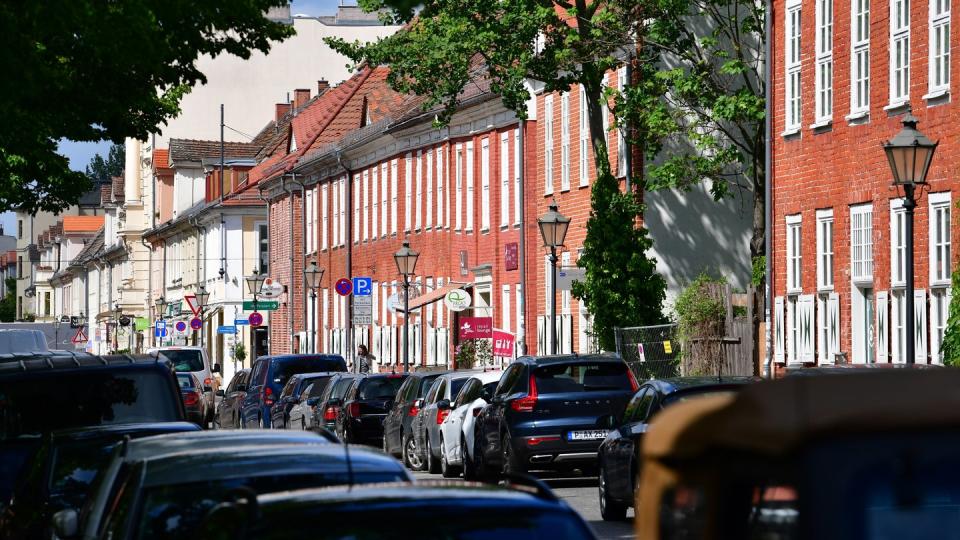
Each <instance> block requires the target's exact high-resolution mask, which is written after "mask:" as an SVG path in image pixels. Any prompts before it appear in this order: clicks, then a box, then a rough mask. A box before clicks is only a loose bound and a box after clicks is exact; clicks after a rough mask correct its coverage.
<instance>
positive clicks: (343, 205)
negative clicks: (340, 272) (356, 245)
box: [340, 175, 349, 247]
mask: <svg viewBox="0 0 960 540" xmlns="http://www.w3.org/2000/svg"><path fill="white" fill-rule="evenodd" d="M348 181H349V179H348V178H347V176H346V175H344V176H342V177H341V178H340V246H341V247H343V246H345V245H347V182H348Z"/></svg>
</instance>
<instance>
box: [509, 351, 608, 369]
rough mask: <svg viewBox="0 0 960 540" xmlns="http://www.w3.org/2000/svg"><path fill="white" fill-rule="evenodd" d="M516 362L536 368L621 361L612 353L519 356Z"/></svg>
mask: <svg viewBox="0 0 960 540" xmlns="http://www.w3.org/2000/svg"><path fill="white" fill-rule="evenodd" d="M516 361H517V362H523V363H525V364H534V365H537V366H546V365H553V364H565V363H571V364H573V363H577V362H583V361H588V362H604V363H607V362H609V363H621V362H623V360H622V359H621V358H620V357H619V356H617V355H616V354H614V353H600V354H576V353H574V354H552V355H546V356H521V357H520V358H517V360H516Z"/></svg>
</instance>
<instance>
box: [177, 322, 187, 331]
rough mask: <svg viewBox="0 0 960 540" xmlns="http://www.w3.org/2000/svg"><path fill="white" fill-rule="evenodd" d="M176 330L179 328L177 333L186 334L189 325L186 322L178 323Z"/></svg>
mask: <svg viewBox="0 0 960 540" xmlns="http://www.w3.org/2000/svg"><path fill="white" fill-rule="evenodd" d="M176 328H177V332H186V331H187V323H185V322H183V321H177V324H176Z"/></svg>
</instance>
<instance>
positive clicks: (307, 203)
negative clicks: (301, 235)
mask: <svg viewBox="0 0 960 540" xmlns="http://www.w3.org/2000/svg"><path fill="white" fill-rule="evenodd" d="M313 194H314V190H313V189H307V190H305V191H304V198H303V221H304V223H306V226H307V227H306V228H307V237H306V239H305V240H306V241H305V242H304V244H305V245H306V250H305V252H306V253H313V252H314V251H316V250H317V246H316V244H315V243H314V240H315V234H314V230H313V215H314V213H315V212H316V210H315V209H316V207H315V206H314V200H313Z"/></svg>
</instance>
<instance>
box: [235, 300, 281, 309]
mask: <svg viewBox="0 0 960 540" xmlns="http://www.w3.org/2000/svg"><path fill="white" fill-rule="evenodd" d="M278 307H280V301H279V300H257V309H256V310H254V309H253V300H244V301H243V310H244V311H273V310H275V309H277V308H278Z"/></svg>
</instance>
